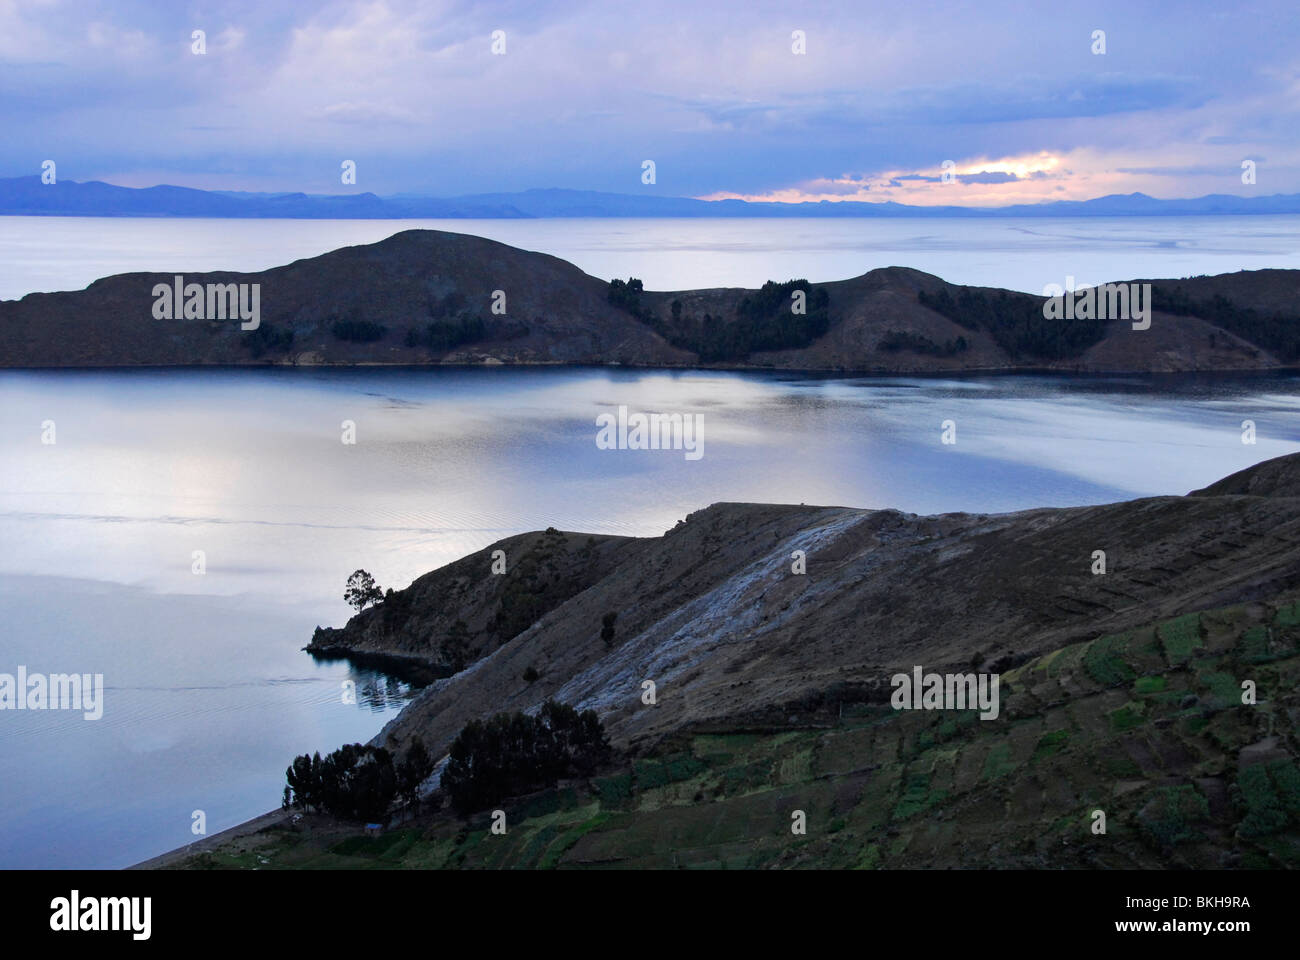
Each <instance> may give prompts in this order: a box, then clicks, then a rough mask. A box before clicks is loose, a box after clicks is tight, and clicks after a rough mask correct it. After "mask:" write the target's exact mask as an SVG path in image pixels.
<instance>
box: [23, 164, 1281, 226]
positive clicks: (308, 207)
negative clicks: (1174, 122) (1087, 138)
mask: <svg viewBox="0 0 1300 960" xmlns="http://www.w3.org/2000/svg"><path fill="white" fill-rule="evenodd" d="M1287 213H1300V194H1273V195H1272V196H1266V197H1235V196H1230V195H1228V194H1210V195H1209V196H1205V197H1198V198H1196V199H1188V200H1158V199H1156V198H1155V197H1149V196H1147V195H1146V194H1142V193H1130V194H1112V195H1110V196H1106V197H1097V198H1096V199H1093V200H1060V201H1055V202H1052V203H1036V204H1017V205H1014V206H1009V207H949V206H946V207H918V206H909V205H907V204H903V203H893V202H889V201H885V202H880V203H861V202H857V201H841V202H831V201H825V200H823V201H820V202H817V203H751V202H748V201H745V200H696V199H693V198H691V197H665V196H656V195H634V194H623V193H600V192H597V191H594V190H525V191H522V192H519V193H482V194H472V195H469V196H462V197H447V198H442V197H421V196H408V195H399V196H391V197H380V196H377V195H375V194H373V193H351V194H337V195H325V194H306V193H241V192H238V191H226V190H222V191H214V190H195V189H192V188H190V187H172V186H166V185H162V186H157V187H145V188H136V187H119V186H114V185H113V184H110V183H101V182H99V181H90V182H87V183H80V182H77V181H75V180H59V181H58V182H57V183H53V184H44V183H42V182H41V179H40V177H39V176H36V175H32V176H27V177H10V178H7V179H0V215H2V216H65V217H223V218H224V217H230V218H288V219H302V220H405V219H467V218H482V219H501V218H509V219H521V218H537V217H1127V216H1148V217H1149V216H1216V215H1229V214H1231V215H1241V214H1287Z"/></svg>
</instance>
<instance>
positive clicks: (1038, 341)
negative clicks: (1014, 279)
mask: <svg viewBox="0 0 1300 960" xmlns="http://www.w3.org/2000/svg"><path fill="white" fill-rule="evenodd" d="M955 289H956V290H957V296H956V297H954V296H953V295H952V294H951V293H950V292H949V288H948V287H943V288H941V289H940V290H939V292H938V293H937V294H929V293H926V292H925V291H924V290H922V291H920V292H919V293H918V294H917V300H918V301H919V302H920V304H921V305H922V306H924V307H929V308H930V309H931V310H933V311H935V312H936V313H940V314H942V315H943V316H945V317H947V318H948V319H949V320H951V321H952V322H953V323H956V324H958V325H959V326H962V327H965V328H966V329H967V330H984V331H986V332H988V333H989V334H990V335H991V336H992V337H993V339H994V340H995V341H996V342H997V344H998V346H1000V347H1001V348H1002V349H1003V350H1005V351H1006V352H1007V353H1008V354H1009V355H1010V356H1011V357H1012V358H1014V359H1022V358H1029V359H1039V360H1065V359H1068V358H1070V357H1077V356H1079V355H1080V354H1081V353H1083V351H1085V350H1087V349H1088V348H1089V347H1091V346H1092V345H1093V344H1095V343H1099V342H1100V341H1101V339H1102V337H1104V336H1105V335H1106V324H1107V321H1106V320H1100V319H1095V318H1094V319H1083V320H1079V319H1076V320H1049V319H1047V318H1046V317H1044V316H1043V301H1044V298H1042V297H1034V296H1030V295H1029V294H1027V293H1009V292H1007V291H1005V290H999V291H996V292H994V291H989V290H978V289H975V288H974V287H956V288H955Z"/></svg>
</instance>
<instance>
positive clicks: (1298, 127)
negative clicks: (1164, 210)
mask: <svg viewBox="0 0 1300 960" xmlns="http://www.w3.org/2000/svg"><path fill="white" fill-rule="evenodd" d="M1063 7H1069V8H1071V9H1070V11H1069V12H1060V10H1059V8H1063ZM194 30H203V31H205V34H206V53H204V54H202V55H198V54H196V53H194V52H193V51H192V45H193V40H192V39H191V35H192V32H193V31H194ZM496 30H501V31H504V34H505V53H504V54H503V55H496V54H494V53H493V51H492V34H493V31H496ZM1097 30H1103V31H1105V47H1106V52H1105V53H1104V54H1096V53H1094V52H1093V47H1094V46H1095V41H1094V40H1093V32H1094V31H1097ZM795 31H803V35H804V37H805V41H804V43H805V47H806V53H803V54H796V53H795V52H794V51H793V49H792V47H793V46H794V44H795V40H794V39H793V38H792V34H793V33H794V32H795ZM0 89H2V91H3V92H2V93H0V97H2V98H3V104H4V110H3V115H2V116H3V123H4V127H5V136H4V137H3V138H0V176H18V175H22V174H34V173H39V172H40V167H41V163H42V161H44V160H47V159H53V160H55V161H56V163H57V165H58V175H59V177H60V179H72V180H91V179H99V180H107V181H109V182H112V183H118V184H122V185H126V186H150V185H153V184H157V183H174V184H181V185H185V186H194V187H203V188H207V189H238V190H271V191H283V190H302V191H305V192H310V193H347V192H352V191H371V192H374V193H379V194H393V193H420V194H431V195H437V196H450V195H457V194H465V193H478V192H489V191H510V190H522V189H528V188H532V187H570V188H579V189H594V190H608V191H615V192H620V193H635V192H638V191H652V192H655V193H658V194H663V195H671V196H707V197H719V196H743V197H748V198H759V199H761V198H771V199H785V200H797V199H805V198H807V199H823V198H825V199H836V198H851V199H859V200H897V201H899V202H905V203H919V204H928V203H945V204H949V203H951V204H1003V203H1019V202H1036V201H1040V200H1053V199H1086V198H1089V197H1095V196H1100V195H1104V194H1108V193H1129V192H1133V191H1141V192H1144V193H1148V194H1151V195H1152V196H1157V197H1192V196H1200V195H1203V194H1206V193H1233V194H1239V195H1252V194H1256V193H1258V194H1260V195H1266V194H1273V193H1296V192H1300V145H1298V140H1300V16H1298V15H1297V8H1296V6H1295V3H1294V0H1291V2H1280V3H1260V4H1250V3H1246V4H1223V3H1222V2H1214V3H1199V2H1186V0H1184V2H1177V3H1141V2H1137V3H1134V2H1118V3H1110V2H1098V3H1089V4H1086V5H1084V4H1063V3H1011V2H983V3H971V2H968V0H959V2H954V3H924V2H916V0H908V2H902V3H892V2H886V3H867V2H862V0H858V2H854V3H803V4H796V3H787V4H770V3H764V2H753V3H729V4H722V3H708V2H700V0H691V2H681V3H678V2H672V0H666V2H655V3H616V2H601V3H591V4H583V3H562V4H553V3H547V2H544V0H525V2H503V3H491V2H483V0H474V2H472V3H455V2H449V3H439V2H429V0H420V2H415V0H411V2H407V0H388V2H373V3H372V2H326V3H306V2H303V0H254V2H245V0H231V2H213V3H185V2H131V0H112V2H97V0H77V2H72V0H67V2H63V0H28V2H15V0H0ZM344 160H353V161H355V162H356V164H357V183H356V185H355V186H351V185H346V186H345V185H343V184H342V183H341V182H340V164H341V163H342V161H344ZM644 160H653V161H654V162H655V165H656V171H655V172H656V182H655V183H654V184H653V185H646V184H643V183H642V182H641V172H642V162H643V161H644ZM1245 160H1253V161H1255V163H1256V179H1257V182H1256V183H1255V184H1254V185H1248V184H1244V183H1243V182H1242V162H1243V161H1245ZM944 161H951V163H952V166H951V167H950V168H949V169H951V170H952V171H953V172H954V174H955V175H956V178H955V182H949V183H945V182H942V179H941V174H942V173H943V170H944V166H943V164H944Z"/></svg>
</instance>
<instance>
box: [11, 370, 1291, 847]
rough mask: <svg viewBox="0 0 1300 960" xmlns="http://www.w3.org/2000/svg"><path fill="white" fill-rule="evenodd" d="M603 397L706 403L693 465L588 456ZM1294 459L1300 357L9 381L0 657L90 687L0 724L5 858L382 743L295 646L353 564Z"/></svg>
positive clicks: (1080, 496) (1171, 485)
mask: <svg viewBox="0 0 1300 960" xmlns="http://www.w3.org/2000/svg"><path fill="white" fill-rule="evenodd" d="M619 405H626V406H628V407H629V409H631V410H632V411H645V412H664V413H673V412H680V413H686V414H695V413H698V414H702V415H703V418H704V421H703V422H704V432H703V441H704V442H703V454H704V455H703V457H702V458H701V459H699V460H687V459H686V457H685V455H684V453H683V452H682V451H671V450H666V451H639V450H600V449H598V448H597V446H596V443H595V435H596V425H595V419H596V416H597V415H598V414H600V413H603V412H609V411H612V410H614V409H616V408H617V407H618V406H619ZM949 419H951V420H953V421H955V423H956V425H957V443H956V444H955V445H951V446H945V445H943V444H941V442H940V429H941V423H942V422H943V421H944V420H949ZM1246 419H1250V420H1253V421H1254V422H1255V424H1256V430H1257V436H1258V441H1257V443H1256V444H1254V445H1245V444H1243V443H1242V441H1241V424H1242V421H1243V420H1246ZM344 420H351V421H353V422H354V423H355V425H356V443H355V444H352V445H349V444H344V443H343V442H341V434H342V430H341V424H342V422H343V421H344ZM45 421H53V422H54V427H55V430H56V433H55V438H56V442H55V443H54V444H43V443H42V442H41V441H42V429H43V428H42V424H43V423H44V422H45ZM1296 450H1300V379H1297V378H1296V377H1290V376H1270V377H1260V378H1237V379H1213V378H1201V379H1197V378H1142V377H1125V378H1060V377H985V378H966V379H960V380H946V379H903V378H875V379H855V378H842V377H841V378H827V377H802V376H785V375H763V374H732V373H684V372H683V373H666V372H650V371H640V372H635V371H632V372H629V371H621V370H611V369H533V370H529V369H522V370H521V369H515V370H511V369H483V370H478V369H475V370H468V369H459V370H456V369H442V370H374V369H370V370H364V371H321V370H307V369H299V370H291V369H284V370H281V369H263V370H217V371H213V370H176V371H119V372H77V371H57V372H56V371H51V372H19V371H0V543H3V545H4V549H3V551H0V623H2V624H3V625H4V627H3V630H2V631H0V672H7V673H15V672H16V669H17V667H18V666H19V665H20V664H21V665H24V666H26V667H27V669H28V670H29V671H31V672H43V673H60V672H78V673H102V674H103V675H104V682H105V686H106V692H105V702H104V712H103V717H102V719H100V720H97V721H91V720H85V719H83V718H82V716H81V714H80V713H74V712H67V711H26V712H14V711H5V712H4V713H3V714H0V724H3V731H2V733H0V800H2V802H0V866H4V867H55V866H93V867H115V866H123V865H127V864H130V863H133V862H136V861H139V860H141V859H143V858H146V857H148V856H151V855H154V854H157V853H161V852H163V851H165V850H167V849H170V848H172V847H176V846H179V845H182V844H184V843H187V842H190V841H191V840H192V839H195V837H194V836H193V835H192V834H191V822H192V819H191V818H192V815H193V813H194V811H196V810H202V811H204V813H205V815H206V820H207V830H208V832H209V833H213V832H215V831H217V830H221V829H224V828H226V827H229V826H232V825H234V824H236V823H238V822H240V821H242V820H244V819H247V818H249V817H251V816H254V815H256V814H259V813H262V812H264V811H266V810H268V809H271V808H272V807H274V806H275V805H276V804H277V803H278V800H279V794H280V790H281V787H282V785H283V772H284V768H285V767H286V766H287V765H288V763H289V762H290V760H291V759H292V757H293V756H294V755H295V754H297V753H301V752H304V751H314V750H321V751H327V750H331V749H333V748H334V747H336V746H338V745H339V744H341V743H344V742H352V741H356V740H366V739H368V738H370V737H371V736H373V735H374V734H375V733H376V732H378V730H379V728H380V727H381V726H382V724H383V722H384V721H385V720H386V719H387V718H388V717H390V716H392V715H393V713H394V712H395V711H396V710H397V709H399V708H400V706H401V704H402V703H403V702H404V698H406V697H407V696H409V693H410V690H409V688H408V687H407V686H406V685H405V684H403V683H401V682H399V681H396V680H394V679H391V678H387V677H383V676H380V675H377V674H374V673H366V672H364V671H358V670H355V669H353V668H352V667H350V666H349V665H347V664H346V663H333V664H317V663H315V662H313V661H312V660H311V659H310V658H309V657H308V656H307V654H305V653H303V652H301V649H300V648H301V647H302V646H303V645H304V644H305V643H306V642H307V641H308V639H310V636H311V632H312V629H313V628H314V627H315V626H316V625H317V624H323V625H338V624H341V623H343V622H344V621H345V619H346V617H347V615H348V613H349V610H348V608H347V607H346V606H345V605H344V603H343V601H342V591H343V583H344V580H345V579H346V577H347V575H348V574H349V573H351V572H352V571H353V570H354V569H356V568H357V567H364V568H366V569H367V570H369V571H370V572H371V573H373V574H374V575H375V577H376V579H377V580H378V581H379V583H380V584H381V585H382V586H384V587H388V586H392V587H402V586H405V585H406V584H407V583H409V582H410V581H411V580H412V579H413V578H415V577H416V576H419V575H420V574H422V573H424V572H426V571H428V570H430V569H432V568H434V567H437V566H439V565H441V564H444V563H447V562H449V561H451V560H454V559H456V558H458V557H461V556H463V555H465V554H466V553H468V552H470V551H473V550H476V549H479V548H481V547H484V546H486V545H488V544H489V543H492V542H493V541H495V540H498V539H500V538H502V537H505V536H507V535H510V534H513V533H517V532H520V531H525V530H531V529H540V528H544V527H547V526H555V527H559V528H561V529H567V530H580V531H592V532H604V533H617V534H630V535H658V534H660V533H662V532H663V531H664V530H666V529H668V528H670V527H671V526H672V525H673V524H674V523H675V522H676V521H678V520H680V519H682V518H683V517H685V516H686V514H687V513H689V512H691V511H693V510H696V509H699V508H701V507H704V506H706V505H708V504H710V503H713V502H715V501H719V500H739V501H767V502H793V503H800V502H803V503H810V504H813V503H816V504H843V505H851V506H861V507H897V508H901V509H904V510H909V511H914V512H918V513H931V512H943V511H954V510H968V511H1006V510H1014V509H1020V508H1025V507H1037V506H1044V505H1067V504H1087V503H1099V502H1105V501H1111V500H1116V499H1124V498H1129V497H1134V496H1143V495H1152V494H1181V493H1185V492H1187V491H1188V490H1190V489H1193V488H1196V487H1199V486H1202V485H1204V484H1207V483H1209V482H1211V481H1213V480H1215V479H1217V478H1219V477H1221V476H1223V475H1225V474H1227V473H1230V472H1232V471H1234V470H1238V469H1241V468H1243V467H1245V466H1248V465H1250V464H1252V463H1256V462H1258V461H1260V460H1264V459H1267V458H1269V457H1273V456H1278V455H1280V454H1284V453H1291V452H1294V451H1296ZM197 550H201V551H203V552H204V554H205V556H206V572H205V573H204V574H202V575H196V574H195V573H194V572H193V569H192V565H193V553H194V551H197ZM347 680H352V681H354V682H355V683H356V685H357V690H358V696H357V698H356V702H355V703H345V702H344V698H343V696H342V695H341V692H342V689H343V684H344V681H347Z"/></svg>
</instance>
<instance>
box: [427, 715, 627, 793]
mask: <svg viewBox="0 0 1300 960" xmlns="http://www.w3.org/2000/svg"><path fill="white" fill-rule="evenodd" d="M609 757H610V746H609V737H608V736H607V735H606V734H605V728H604V726H603V725H602V724H601V722H600V718H599V717H597V716H596V712H595V711H594V710H584V711H582V712H581V713H579V712H578V711H577V710H575V709H574V708H573V707H571V706H569V705H568V704H563V703H556V702H555V701H553V700H548V701H547V702H546V703H545V704H543V705H542V708H541V710H540V711H538V713H537V715H536V716H532V717H530V716H528V715H527V714H523V713H498V714H496V715H495V716H493V717H491V718H490V719H488V720H486V721H482V720H471V721H470V722H469V723H468V724H466V725H465V728H464V729H463V730H462V731H461V732H460V734H459V735H458V736H457V737H456V740H455V742H454V743H452V745H451V751H450V758H449V760H448V761H447V766H446V769H444V770H443V773H442V788H443V789H444V790H445V791H447V794H448V796H449V797H450V798H451V802H452V805H453V806H454V807H455V808H456V809H457V810H458V811H460V812H461V813H469V812H471V811H474V810H481V809H483V808H484V807H487V806H489V805H490V804H493V803H497V802H499V801H501V800H503V799H505V798H506V797H512V796H518V795H519V794H524V793H530V792H532V791H534V790H540V789H542V788H544V787H552V786H554V785H555V784H556V782H557V781H559V779H560V778H561V777H571V776H590V775H591V774H592V773H594V772H595V771H596V770H597V769H599V768H600V766H601V765H602V764H604V763H606V762H608V760H609Z"/></svg>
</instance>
